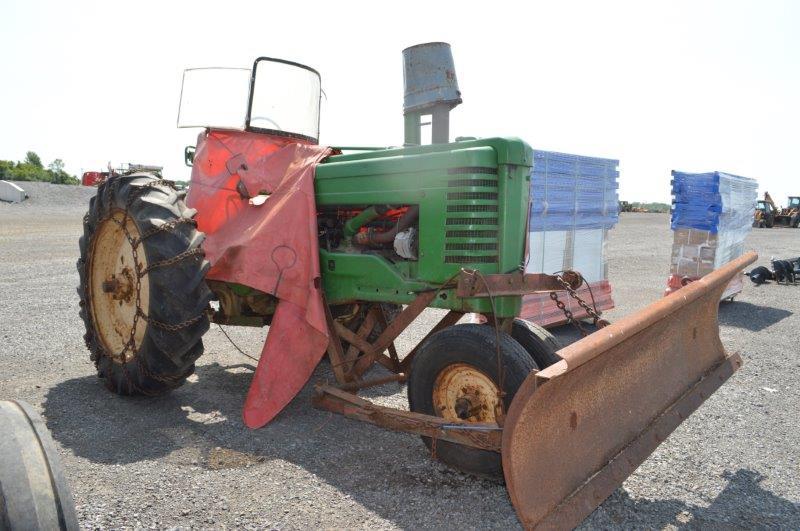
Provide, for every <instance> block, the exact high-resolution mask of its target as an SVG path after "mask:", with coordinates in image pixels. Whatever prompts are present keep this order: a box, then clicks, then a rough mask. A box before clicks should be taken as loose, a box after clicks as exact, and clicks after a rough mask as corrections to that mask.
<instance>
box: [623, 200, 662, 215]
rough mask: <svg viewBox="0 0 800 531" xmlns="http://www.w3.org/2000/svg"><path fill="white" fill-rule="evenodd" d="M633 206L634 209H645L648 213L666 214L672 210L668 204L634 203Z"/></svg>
mask: <svg viewBox="0 0 800 531" xmlns="http://www.w3.org/2000/svg"><path fill="white" fill-rule="evenodd" d="M631 206H633V207H634V208H643V209H645V210H647V211H648V212H656V213H666V212H669V210H670V205H668V204H666V203H639V202H638V201H634V202H633V203H631Z"/></svg>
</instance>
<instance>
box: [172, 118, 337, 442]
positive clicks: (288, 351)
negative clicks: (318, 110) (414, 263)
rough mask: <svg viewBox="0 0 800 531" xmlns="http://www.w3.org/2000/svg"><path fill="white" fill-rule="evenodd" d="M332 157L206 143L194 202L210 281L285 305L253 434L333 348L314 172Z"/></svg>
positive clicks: (267, 347)
mask: <svg viewBox="0 0 800 531" xmlns="http://www.w3.org/2000/svg"><path fill="white" fill-rule="evenodd" d="M330 153H331V149H330V148H328V147H322V146H317V145H311V144H307V143H303V142H299V141H297V140H295V139H287V138H283V137H276V136H269V135H264V134H256V133H249V132H228V131H224V132H223V131H211V132H208V133H202V134H201V135H200V137H199V138H198V143H197V151H196V152H195V159H194V166H193V169H192V180H191V185H190V187H189V196H188V198H187V203H188V205H189V206H190V207H192V208H195V209H197V216H196V218H195V219H196V220H197V224H198V228H199V230H201V231H203V232H205V233H206V239H205V241H204V243H203V249H204V250H205V253H206V258H207V259H208V260H209V261H210V262H211V269H210V270H209V272H208V274H207V275H206V276H207V278H209V279H211V280H220V281H225V282H234V283H237V284H243V285H245V286H249V287H252V288H255V289H258V290H260V291H263V292H266V293H270V294H272V295H274V296H275V297H277V298H278V299H279V302H278V307H277V309H276V311H275V315H274V316H273V319H272V324H271V325H270V330H269V334H268V336H267V341H266V342H265V344H264V348H263V350H262V353H261V359H260V360H259V363H258V368H257V369H256V372H255V375H254V376H253V381H252V383H251V385H250V390H249V391H248V393H247V399H246V401H245V405H244V411H243V417H244V422H245V424H246V425H247V426H249V427H251V428H259V427H261V426H264V425H265V424H267V423H268V422H269V421H270V420H272V419H273V418H274V417H275V415H277V414H278V413H279V412H280V411H281V410H282V409H283V408H284V407H285V406H286V405H287V404H288V403H289V402H290V401H291V399H292V398H294V396H295V395H296V394H297V393H298V392H299V391H300V389H302V388H303V385H305V383H306V382H307V381H308V379H309V378H310V377H311V374H312V373H313V371H314V367H316V365H317V363H319V360H320V359H321V358H322V355H323V353H324V352H325V348H326V347H327V344H328V331H327V326H326V323H325V311H324V307H323V303H322V290H321V279H320V269H319V245H318V240H317V220H316V204H315V201H314V170H315V167H316V165H317V163H319V162H320V161H321V160H322V159H324V158H325V157H327V156H328V155H329V154H330ZM259 195H260V196H266V201H264V202H263V204H259V201H250V199H248V197H249V198H253V197H256V196H259ZM261 199H263V197H262V198H261ZM256 205H257V206H256Z"/></svg>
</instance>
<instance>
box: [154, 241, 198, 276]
mask: <svg viewBox="0 0 800 531" xmlns="http://www.w3.org/2000/svg"><path fill="white" fill-rule="evenodd" d="M195 255H201V256H203V255H204V253H203V249H201V248H200V247H195V248H194V249H188V250H186V251H183V252H182V253H180V254H176V255H175V256H173V257H172V258H167V259H166V260H161V261H160V262H156V263H154V264H150V265H149V266H147V267H146V268H144V269H142V270H141V272H140V273H139V275H140V277H143V276H145V275H146V274H147V273H149V272H150V271H152V270H153V269H157V268H159V267H167V266H171V265H174V264H177V263H178V262H180V261H181V260H185V259H186V258H189V257H191V256H195Z"/></svg>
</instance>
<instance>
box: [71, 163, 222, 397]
mask: <svg viewBox="0 0 800 531" xmlns="http://www.w3.org/2000/svg"><path fill="white" fill-rule="evenodd" d="M184 197H185V192H179V191H177V190H176V189H175V188H174V187H173V186H172V184H171V183H170V182H169V181H164V180H162V179H160V178H159V177H157V176H154V175H151V174H142V173H136V174H132V175H123V176H119V177H112V178H110V179H108V180H107V181H106V182H105V183H103V184H102V185H100V187H99V188H98V190H97V194H96V195H95V197H93V198H92V199H91V201H90V203H89V211H88V212H87V214H86V216H85V217H84V221H83V236H82V237H81V239H80V243H79V245H80V254H81V256H80V259H79V260H78V264H77V266H78V273H79V276H80V285H79V286H78V294H79V295H80V317H81V319H83V322H84V324H85V326H86V334H85V335H84V340H85V341H86V346H87V347H88V348H89V351H90V353H91V359H92V361H94V363H95V366H96V367H97V374H98V376H99V377H100V378H103V379H104V380H105V385H106V387H107V388H108V389H110V390H111V391H113V392H115V393H118V394H121V395H139V394H143V395H158V394H163V393H165V392H167V391H169V390H171V389H174V388H176V387H178V386H180V385H181V384H183V382H184V381H185V380H186V377H188V376H189V375H191V374H192V373H193V372H194V362H195V360H197V358H198V357H200V355H201V354H202V353H203V342H202V339H201V338H202V336H203V334H204V333H205V332H206V331H207V330H208V327H209V321H208V311H207V310H208V305H209V301H210V300H211V292H210V291H209V289H208V287H207V286H206V283H205V280H204V277H205V273H206V271H207V270H208V268H209V264H208V261H206V260H205V259H204V257H203V252H202V249H201V247H200V244H201V243H202V241H203V234H202V233H201V232H199V231H198V230H197V228H196V224H195V222H194V220H193V217H194V214H195V211H194V210H193V209H190V208H187V207H186V205H185V203H184Z"/></svg>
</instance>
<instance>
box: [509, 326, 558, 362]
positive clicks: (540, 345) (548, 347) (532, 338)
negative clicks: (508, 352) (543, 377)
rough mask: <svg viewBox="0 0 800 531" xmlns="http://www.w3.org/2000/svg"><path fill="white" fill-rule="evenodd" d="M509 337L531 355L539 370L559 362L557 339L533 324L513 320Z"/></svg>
mask: <svg viewBox="0 0 800 531" xmlns="http://www.w3.org/2000/svg"><path fill="white" fill-rule="evenodd" d="M511 337H513V338H514V339H515V340H516V341H517V343H519V344H520V345H522V348H524V349H525V350H527V351H528V354H530V355H531V357H532V358H533V361H535V362H536V366H537V367H539V369H545V368H547V367H549V366H550V365H552V364H554V363H558V362H559V361H561V356H559V355H558V354H556V352H558V350H560V349H561V344H560V343H559V342H558V339H556V337H555V336H554V335H553V334H551V333H550V332H549V331H548V330H546V329H545V328H543V327H541V326H539V325H537V324H535V323H531V322H529V321H526V320H524V319H514V324H513V325H512V327H511Z"/></svg>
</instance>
